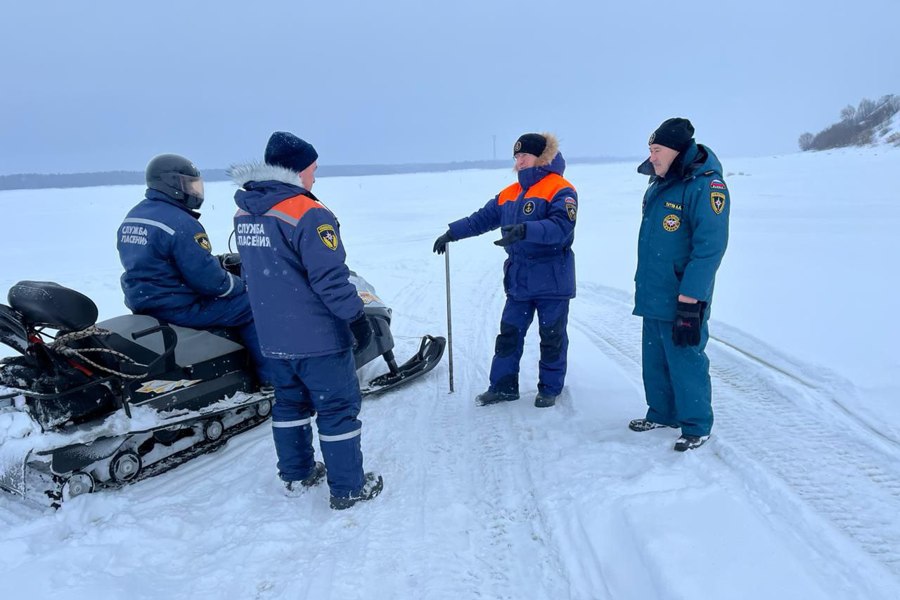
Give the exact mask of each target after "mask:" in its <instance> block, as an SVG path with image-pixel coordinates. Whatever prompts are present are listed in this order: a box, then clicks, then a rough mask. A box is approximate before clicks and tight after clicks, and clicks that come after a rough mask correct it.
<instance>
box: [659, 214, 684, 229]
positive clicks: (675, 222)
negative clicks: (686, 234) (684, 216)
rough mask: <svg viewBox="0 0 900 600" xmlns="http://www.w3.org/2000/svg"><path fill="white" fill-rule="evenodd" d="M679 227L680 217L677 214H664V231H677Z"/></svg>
mask: <svg viewBox="0 0 900 600" xmlns="http://www.w3.org/2000/svg"><path fill="white" fill-rule="evenodd" d="M679 227H681V217H679V216H678V215H666V218H665V219H663V229H665V230H666V231H677V230H678V228H679Z"/></svg>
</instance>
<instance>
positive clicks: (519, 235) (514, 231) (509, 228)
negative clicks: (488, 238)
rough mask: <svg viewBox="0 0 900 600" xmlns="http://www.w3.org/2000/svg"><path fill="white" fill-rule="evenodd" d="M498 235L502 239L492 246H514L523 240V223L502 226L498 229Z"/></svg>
mask: <svg viewBox="0 0 900 600" xmlns="http://www.w3.org/2000/svg"><path fill="white" fill-rule="evenodd" d="M500 233H501V234H502V235H503V237H502V238H500V239H499V240H497V241H496V242H494V244H496V245H497V246H509V245H510V244H515V243H516V242H518V241H520V240H524V239H525V223H519V224H517V225H504V226H503V227H501V228H500Z"/></svg>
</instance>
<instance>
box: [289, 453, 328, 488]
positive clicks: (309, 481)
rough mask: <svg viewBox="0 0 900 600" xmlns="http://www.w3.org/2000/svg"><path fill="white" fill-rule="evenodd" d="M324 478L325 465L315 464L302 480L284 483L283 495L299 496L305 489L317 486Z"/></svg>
mask: <svg viewBox="0 0 900 600" xmlns="http://www.w3.org/2000/svg"><path fill="white" fill-rule="evenodd" d="M324 477H325V465H324V464H322V463H320V462H318V461H317V462H316V464H315V465H314V466H313V470H312V472H311V473H310V474H309V475H308V476H306V477H305V478H304V479H300V480H299V481H285V482H284V495H285V496H299V495H300V494H302V493H303V492H305V491H306V490H307V489H309V488H311V487H314V486H316V485H318V484H319V482H320V481H322V479H323V478H324Z"/></svg>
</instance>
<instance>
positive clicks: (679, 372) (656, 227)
mask: <svg viewBox="0 0 900 600" xmlns="http://www.w3.org/2000/svg"><path fill="white" fill-rule="evenodd" d="M649 146H650V158H648V159H647V160H645V161H644V162H643V164H641V165H640V166H639V167H638V172H639V173H641V174H643V175H649V176H650V185H649V186H648V187H647V191H646V192H645V193H644V205H643V217H642V219H641V230H640V233H639V235H638V265H637V274H635V276H634V281H635V293H634V314H636V315H638V316H641V317H643V319H644V321H643V335H642V339H643V342H642V343H643V353H642V363H643V378H644V392H645V394H646V399H647V416H646V417H645V418H643V419H634V420H633V421H631V423H629V427H630V428H631V429H632V430H633V431H649V430H651V429H657V428H660V427H673V428H680V429H681V437H679V438H678V440H677V441H676V442H675V447H674V449H675V450H677V451H679V452H684V451H685V450H692V449H694V448H698V447H699V446H701V445H702V444H703V443H704V442H706V440H707V439H709V434H710V431H711V429H712V424H713V412H712V390H711V387H710V380H709V359H708V358H707V356H706V352H705V349H706V342H707V341H708V339H709V330H708V326H707V322H708V321H709V314H710V307H711V305H712V296H713V286H714V284H715V279H716V271H717V270H718V269H719V264H720V263H721V261H722V257H723V256H724V255H725V248H726V247H727V246H728V215H729V212H730V211H731V200H730V198H729V196H728V188H727V186H726V185H725V182H724V180H723V178H722V165H721V163H719V159H718V158H716V155H715V154H713V151H712V150H710V149H709V148H707V147H706V146H704V145H701V144H697V143H696V142H695V141H694V127H693V125H691V122H690V121H688V120H687V119H682V118H673V119H668V120H666V121H664V122H663V123H662V125H660V126H659V127H658V128H657V129H656V131H654V132H653V134H652V135H651V136H650V141H649Z"/></svg>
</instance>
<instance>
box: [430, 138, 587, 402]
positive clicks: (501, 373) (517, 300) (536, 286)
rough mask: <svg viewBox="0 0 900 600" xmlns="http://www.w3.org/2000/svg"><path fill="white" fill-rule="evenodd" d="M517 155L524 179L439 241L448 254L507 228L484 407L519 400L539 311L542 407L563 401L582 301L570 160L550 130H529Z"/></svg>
mask: <svg viewBox="0 0 900 600" xmlns="http://www.w3.org/2000/svg"><path fill="white" fill-rule="evenodd" d="M513 158H514V159H515V161H516V163H515V170H516V176H517V177H516V178H517V182H516V183H513V184H512V185H510V186H508V187H506V188H505V189H503V190H502V191H501V192H500V193H499V194H497V195H496V196H495V197H494V198H492V199H491V200H489V201H488V202H487V204H485V205H484V207H483V208H481V209H479V210H477V211H475V212H474V213H472V214H471V215H469V216H468V217H465V218H462V219H460V220H458V221H454V222H453V223H450V225H449V229H448V230H447V232H446V233H444V234H443V235H441V236H440V237H439V238H438V239H437V240H436V241H435V243H434V251H435V252H436V253H438V254H443V252H444V251H445V250H446V248H447V243H448V242H451V241H454V240H461V239H463V238H467V237H472V236H476V235H481V234H482V233H486V232H488V231H492V230H494V229H497V228H498V227H499V228H500V232H501V234H502V236H503V237H502V238H501V239H500V240H498V241H496V242H494V243H495V244H497V245H498V246H502V247H503V248H504V249H505V250H506V253H507V255H508V258H507V259H506V262H505V263H504V264H503V273H504V275H503V287H504V289H505V291H506V306H505V307H504V308H503V315H502V316H501V317H500V335H498V336H497V342H496V345H495V348H494V358H493V360H492V361H491V372H490V383H489V386H488V389H487V391H485V392H484V393H482V394H479V395H478V397H477V398H476V399H475V402H476V403H477V404H479V405H481V406H484V405H488V404H495V403H498V402H504V401H510V400H517V399H518V398H519V361H520V360H521V358H522V352H523V350H524V345H525V334H526V333H527V332H528V328H529V327H530V326H531V322H532V320H533V319H534V314H535V312H537V315H538V323H539V329H538V331H539V333H540V337H541V359H540V362H539V363H538V393H537V395H536V396H535V399H534V405H535V406H537V407H539V408H548V407H551V406H553V405H555V404H556V399H557V397H558V396H559V394H560V393H561V392H562V390H563V385H564V384H565V378H566V364H567V363H566V354H567V351H568V346H569V338H568V335H567V332H566V325H567V322H568V316H569V300H570V299H572V298H574V297H575V253H574V252H573V251H572V243H573V242H574V241H575V217H576V215H577V213H578V194H577V193H576V192H575V186H573V185H572V184H571V183H569V182H568V181H567V180H566V179H565V178H563V173H564V172H565V169H566V161H565V159H563V156H562V153H560V152H559V142H558V141H557V139H556V136H554V135H552V134H550V133H526V134H524V135H522V136H520V137H519V139H518V140H516V143H515V145H514V146H513Z"/></svg>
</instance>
